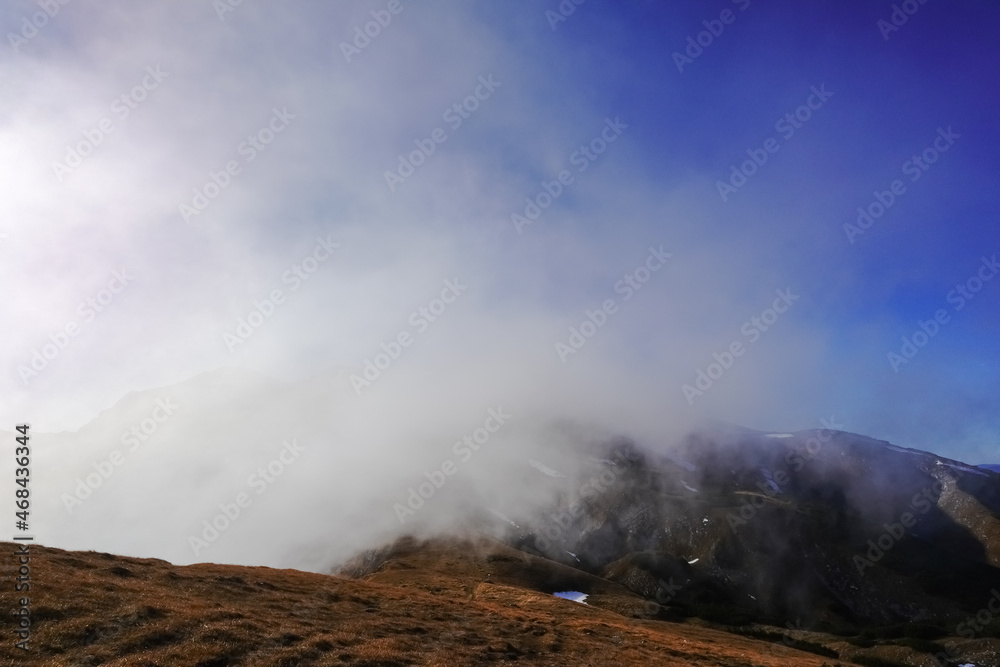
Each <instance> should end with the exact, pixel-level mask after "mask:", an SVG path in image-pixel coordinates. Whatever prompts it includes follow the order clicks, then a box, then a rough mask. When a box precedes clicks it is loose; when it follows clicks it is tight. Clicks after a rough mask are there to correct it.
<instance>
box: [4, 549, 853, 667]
mask: <svg viewBox="0 0 1000 667" xmlns="http://www.w3.org/2000/svg"><path fill="white" fill-rule="evenodd" d="M3 546H4V551H3V552H4V553H8V554H9V553H13V550H14V549H13V546H12V545H10V544H4V545H3ZM484 548H487V549H492V553H489V554H487V553H484V552H483V549H484ZM506 552H510V550H506V548H505V547H502V546H500V545H493V546H492V547H484V546H483V544H482V543H480V544H479V545H478V549H470V548H469V547H468V545H466V546H465V547H463V548H449V547H447V546H445V547H441V548H437V549H434V548H417V547H416V546H415V545H414V548H412V549H411V550H410V551H409V552H406V553H401V554H397V556H398V557H397V558H395V559H394V560H392V562H390V563H387V564H385V565H384V567H383V568H382V569H381V570H379V571H376V572H375V573H373V574H371V575H369V576H368V577H367V578H366V579H365V580H355V579H348V578H343V577H335V576H326V575H319V574H311V573H305V572H299V571H295V570H275V569H270V568H262V567H235V566H224V565H194V566H188V567H177V566H173V565H171V564H169V563H166V562H164V561H161V560H155V559H137V558H124V557H118V556H111V555H108V554H100V553H94V552H68V551H62V550H59V549H49V548H45V547H42V546H39V545H34V546H32V548H31V555H32V559H31V565H32V590H31V595H30V597H31V609H32V612H33V613H32V642H31V650H30V653H28V654H25V653H24V652H23V651H19V650H17V649H15V648H14V638H13V637H14V635H13V622H12V618H11V617H10V616H9V615H7V614H5V615H4V619H3V623H2V626H3V630H2V633H3V641H2V643H0V665H81V666H82V665H113V666H117V667H125V666H128V667H152V666H154V665H159V666H161V667H186V666H189V665H190V666H198V667H222V666H225V665H247V666H253V665H268V666H286V667H292V666H296V665H356V666H363V665H371V666H373V667H374V666H376V665H377V666H380V667H391V666H393V665H399V666H403V665H449V666H455V665H486V664H496V665H502V664H514V663H521V664H532V665H621V666H627V665H685V666H689V665H697V666H705V667H707V666H709V665H712V666H713V667H715V666H720V665H731V666H733V667H737V666H739V667H756V666H766V667H777V666H785V665H787V666H788V667H792V666H793V665H794V666H801V667H809V666H815V667H819V666H820V665H823V664H828V665H829V664H843V663H838V662H837V661H836V660H830V659H829V658H828V659H826V661H825V662H824V660H823V659H822V658H820V657H819V656H816V655H813V654H810V653H803V652H798V651H790V650H781V651H775V650H774V645H773V644H769V643H767V642H762V641H759V640H754V639H750V638H746V637H740V636H736V635H731V634H728V633H724V632H720V631H717V630H712V629H707V628H704V627H700V626H698V625H696V624H690V625H682V624H673V623H665V622H660V621H644V620H639V619H636V618H630V617H629V616H628V615H626V614H625V613H626V612H627V611H628V610H629V609H630V608H631V609H636V608H638V606H639V604H640V603H641V599H639V598H637V597H636V596H634V595H633V594H631V593H629V592H628V591H626V590H625V589H621V588H619V587H617V586H615V585H614V584H609V583H608V582H603V580H599V579H596V578H588V577H589V575H583V574H581V573H576V571H575V570H572V569H570V568H563V566H559V565H556V564H549V563H548V561H542V559H531V560H530V562H529V561H523V560H520V559H517V558H513V557H508V556H509V554H507V555H505V553H506ZM510 553H515V552H510ZM2 561H3V562H2V566H0V575H2V579H3V581H4V582H7V583H6V584H5V585H4V588H3V590H2V591H0V604H2V607H3V608H4V609H12V608H13V607H14V598H15V594H14V592H13V586H12V585H10V582H11V581H12V577H11V574H12V572H13V567H14V564H13V561H14V559H13V558H11V557H5V558H3V559H2ZM553 581H554V582H556V583H563V582H568V583H574V582H575V583H576V584H577V585H578V588H577V589H578V590H589V591H591V593H592V594H593V596H594V597H593V598H592V600H593V601H595V603H596V604H599V605H600V606H593V605H592V606H584V605H580V604H577V603H574V602H569V601H566V600H560V599H557V598H555V597H553V596H552V595H550V594H549V593H550V592H551V591H546V590H544V587H545V585H546V582H553ZM581 584H582V585H581ZM584 586H587V587H588V588H584Z"/></svg>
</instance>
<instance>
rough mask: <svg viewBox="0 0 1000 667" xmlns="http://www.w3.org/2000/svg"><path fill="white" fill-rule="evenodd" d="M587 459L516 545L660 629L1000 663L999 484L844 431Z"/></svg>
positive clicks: (734, 434)
mask: <svg viewBox="0 0 1000 667" xmlns="http://www.w3.org/2000/svg"><path fill="white" fill-rule="evenodd" d="M588 460H589V461H590V462H591V465H590V466H589V469H587V470H585V471H583V473H582V474H581V475H580V476H579V477H578V478H576V479H574V480H572V481H569V480H560V479H556V478H550V479H547V480H546V483H549V484H558V485H560V491H559V501H558V502H556V503H555V504H553V505H552V506H551V507H549V508H547V509H545V510H544V511H542V512H539V513H537V514H535V515H534V516H526V517H511V518H507V517H505V519H507V522H508V523H507V527H506V529H505V539H506V541H507V542H508V543H509V544H511V545H512V546H515V547H517V548H519V549H522V550H525V551H527V552H530V553H536V554H538V555H543V556H545V557H547V558H550V559H552V560H554V561H556V562H560V563H563V564H566V565H568V566H571V567H575V568H578V569H580V570H582V571H584V572H588V573H591V574H593V575H595V576H599V577H601V578H602V579H604V580H606V581H611V582H615V583H619V584H621V585H623V586H625V587H626V588H628V589H629V590H631V591H633V592H635V593H637V594H639V595H641V596H643V597H644V598H646V599H649V600H658V601H659V602H660V603H662V604H661V605H660V607H661V608H660V609H659V610H658V615H657V616H658V617H660V618H666V619H677V618H684V617H690V616H698V617H701V618H705V619H713V620H717V621H720V622H729V623H735V624H742V623H748V622H764V623H771V624H775V625H778V626H788V625H791V626H793V627H807V628H813V629H818V630H822V631H827V632H833V633H840V634H851V633H868V635H869V636H872V637H878V636H883V637H892V636H894V635H895V636H900V635H901V634H902V633H903V632H905V631H906V629H907V628H908V629H909V631H910V632H911V633H915V634H918V635H921V636H922V637H924V638H928V637H934V638H943V637H949V636H950V637H964V638H966V639H968V640H970V641H976V640H980V641H985V642H986V643H985V644H984V646H986V645H988V646H989V647H990V648H989V649H988V650H989V651H993V653H992V655H993V658H991V660H992V662H990V663H989V664H1000V662H998V661H997V655H998V654H997V653H996V650H997V647H998V646H1000V644H998V643H997V642H996V641H995V640H993V639H985V638H987V637H1000V614H998V613H996V612H994V611H993V610H992V609H991V607H990V605H996V604H997V603H998V602H1000V593H998V591H1000V569H998V567H1000V475H997V474H995V473H993V472H990V471H988V470H983V469H981V468H977V467H974V466H969V465H967V464H964V463H961V462H959V461H954V460H950V459H946V458H942V457H938V456H936V455H934V454H931V453H928V452H922V451H918V450H911V449H903V448H900V447H895V446H893V445H891V444H889V443H887V442H882V441H877V440H873V439H871V438H867V437H864V436H859V435H854V434H849V433H843V432H839V431H818V430H811V431H802V432H798V433H791V434H787V433H786V434H766V433H759V432H755V431H750V430H747V429H739V428H734V427H730V428H726V427H718V426H716V427H713V428H710V429H705V430H703V431H700V432H698V433H695V434H691V435H689V436H688V437H687V438H686V439H685V440H684V441H683V442H682V443H680V445H679V446H676V447H671V448H670V449H669V450H663V451H661V452H656V451H655V450H651V449H648V448H647V449H640V448H639V447H637V446H636V445H635V444H634V443H632V442H629V441H627V440H620V441H618V442H617V443H614V444H612V445H610V446H608V447H607V448H605V449H604V450H601V451H594V452H592V453H591V456H590V457H589V459H588ZM583 592H587V591H586V590H583ZM994 598H996V600H994ZM998 609H1000V607H998ZM977 614H978V617H977ZM977 618H978V620H977ZM983 664H986V663H983Z"/></svg>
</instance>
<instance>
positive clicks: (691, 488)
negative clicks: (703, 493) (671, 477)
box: [681, 479, 698, 493]
mask: <svg viewBox="0 0 1000 667" xmlns="http://www.w3.org/2000/svg"><path fill="white" fill-rule="evenodd" d="M681 484H683V485H684V488H685V489H687V490H688V491H690V492H691V493H698V489H696V488H694V487H693V486H691V485H690V484H688V483H687V482H685V481H684V480H683V479H682V480H681Z"/></svg>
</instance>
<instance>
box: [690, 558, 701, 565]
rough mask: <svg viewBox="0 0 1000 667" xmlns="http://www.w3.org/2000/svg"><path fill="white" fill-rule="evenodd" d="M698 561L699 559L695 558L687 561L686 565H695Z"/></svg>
mask: <svg viewBox="0 0 1000 667" xmlns="http://www.w3.org/2000/svg"><path fill="white" fill-rule="evenodd" d="M700 560H701V559H700V558H695V559H694V560H689V561H688V565H694V564H695V563H697V562H698V561H700Z"/></svg>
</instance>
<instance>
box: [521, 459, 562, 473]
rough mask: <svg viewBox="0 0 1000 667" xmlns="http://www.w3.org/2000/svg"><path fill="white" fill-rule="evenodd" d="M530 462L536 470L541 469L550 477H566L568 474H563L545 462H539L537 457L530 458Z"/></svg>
mask: <svg viewBox="0 0 1000 667" xmlns="http://www.w3.org/2000/svg"><path fill="white" fill-rule="evenodd" d="M528 463H530V464H531V467H532V468H534V469H536V470H540V471H541V472H543V473H545V474H546V475H548V476H549V477H565V476H566V475H564V474H562V473H561V472H557V471H555V470H553V469H552V468H550V467H548V466H547V465H545V464H544V463H539V462H538V461H536V460H535V459H528Z"/></svg>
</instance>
